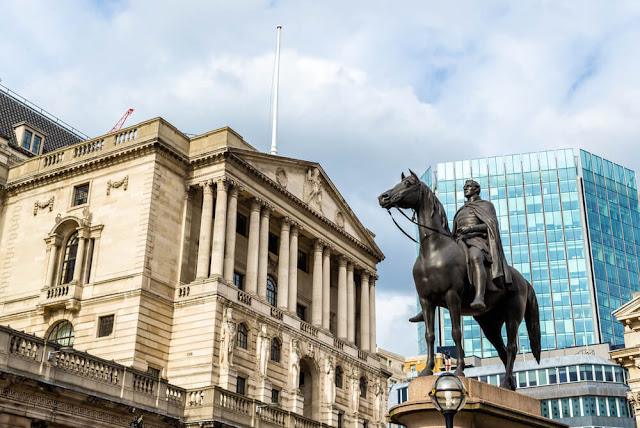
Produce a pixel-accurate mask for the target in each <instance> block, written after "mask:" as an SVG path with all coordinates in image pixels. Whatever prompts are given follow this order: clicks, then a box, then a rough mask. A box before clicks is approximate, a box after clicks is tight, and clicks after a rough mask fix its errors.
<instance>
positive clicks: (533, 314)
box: [524, 280, 542, 364]
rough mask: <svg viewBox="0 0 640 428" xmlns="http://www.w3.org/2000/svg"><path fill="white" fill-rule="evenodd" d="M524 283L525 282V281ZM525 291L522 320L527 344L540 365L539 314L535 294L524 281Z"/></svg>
mask: <svg viewBox="0 0 640 428" xmlns="http://www.w3.org/2000/svg"><path fill="white" fill-rule="evenodd" d="M525 281H526V280H525ZM526 282H527V285H528V289H527V308H526V310H525V313H524V320H525V322H526V324H527V332H528V333H529V343H530V344H531V352H533V356H534V357H535V359H536V361H537V362H538V364H540V352H541V351H542V349H541V348H542V346H541V344H540V342H541V339H540V314H539V311H538V299H537V298H536V292H535V291H534V290H533V287H532V286H531V284H529V281H526Z"/></svg>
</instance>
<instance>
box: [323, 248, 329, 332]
mask: <svg viewBox="0 0 640 428" xmlns="http://www.w3.org/2000/svg"><path fill="white" fill-rule="evenodd" d="M330 318H331V247H329V246H328V245H327V246H325V247H324V251H323V253H322V328H325V329H327V330H329V320H330Z"/></svg>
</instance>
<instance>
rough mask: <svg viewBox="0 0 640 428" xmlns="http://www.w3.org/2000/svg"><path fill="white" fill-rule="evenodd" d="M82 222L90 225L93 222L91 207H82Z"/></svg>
mask: <svg viewBox="0 0 640 428" xmlns="http://www.w3.org/2000/svg"><path fill="white" fill-rule="evenodd" d="M82 224H83V225H84V226H89V225H90V224H91V211H89V207H84V208H83V209H82Z"/></svg>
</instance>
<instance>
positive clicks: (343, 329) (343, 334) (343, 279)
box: [337, 256, 347, 340]
mask: <svg viewBox="0 0 640 428" xmlns="http://www.w3.org/2000/svg"><path fill="white" fill-rule="evenodd" d="M337 321H338V339H341V340H347V258H346V257H345V256H340V259H338V319H337Z"/></svg>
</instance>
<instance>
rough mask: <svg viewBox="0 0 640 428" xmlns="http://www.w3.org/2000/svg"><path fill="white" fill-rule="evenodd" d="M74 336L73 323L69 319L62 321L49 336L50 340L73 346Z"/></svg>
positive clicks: (61, 344)
mask: <svg viewBox="0 0 640 428" xmlns="http://www.w3.org/2000/svg"><path fill="white" fill-rule="evenodd" d="M74 338H75V335H74V333H73V325H72V324H71V323H70V322H69V321H60V322H59V323H58V324H56V325H55V327H53V329H52V330H51V332H50V333H49V336H47V340H48V341H50V342H55V343H57V344H58V345H60V346H73V339H74Z"/></svg>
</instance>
